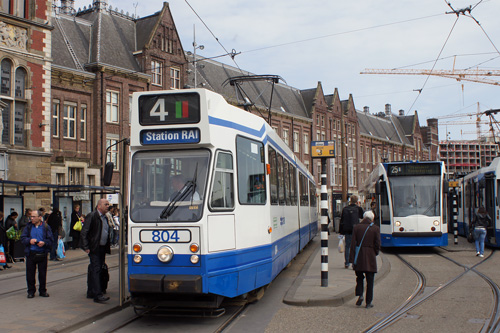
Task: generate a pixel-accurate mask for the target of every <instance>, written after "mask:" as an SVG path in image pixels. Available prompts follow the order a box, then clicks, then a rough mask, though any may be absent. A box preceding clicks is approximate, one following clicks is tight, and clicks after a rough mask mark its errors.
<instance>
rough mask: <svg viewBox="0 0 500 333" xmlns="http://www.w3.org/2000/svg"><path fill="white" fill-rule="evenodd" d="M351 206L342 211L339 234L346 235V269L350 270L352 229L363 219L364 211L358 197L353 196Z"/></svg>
mask: <svg viewBox="0 0 500 333" xmlns="http://www.w3.org/2000/svg"><path fill="white" fill-rule="evenodd" d="M349 201H350V204H349V206H346V207H344V209H342V215H341V217H340V225H339V233H340V234H341V235H344V238H345V251H344V259H345V262H344V267H345V268H349V264H350V262H349V253H350V247H351V237H352V229H353V228H354V226H355V225H356V224H358V223H359V220H360V219H361V218H362V217H363V209H362V208H361V207H359V206H358V205H357V203H358V197H357V196H355V195H352V196H351V198H350V200H349Z"/></svg>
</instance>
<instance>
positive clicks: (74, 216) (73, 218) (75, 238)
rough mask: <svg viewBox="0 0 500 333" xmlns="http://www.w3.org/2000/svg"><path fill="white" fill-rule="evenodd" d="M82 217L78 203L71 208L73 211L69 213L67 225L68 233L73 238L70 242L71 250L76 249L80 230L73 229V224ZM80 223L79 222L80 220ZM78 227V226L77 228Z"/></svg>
mask: <svg viewBox="0 0 500 333" xmlns="http://www.w3.org/2000/svg"><path fill="white" fill-rule="evenodd" d="M81 218H82V212H80V205H75V207H74V208H73V212H72V213H71V224H70V227H69V235H70V236H71V238H72V239H73V240H72V242H71V248H72V249H73V250H76V249H78V248H79V247H80V246H79V244H80V231H81V230H82V229H81V228H80V230H76V229H75V224H76V223H77V222H78V221H80V220H81ZM80 223H81V222H80ZM77 229H78V228H77Z"/></svg>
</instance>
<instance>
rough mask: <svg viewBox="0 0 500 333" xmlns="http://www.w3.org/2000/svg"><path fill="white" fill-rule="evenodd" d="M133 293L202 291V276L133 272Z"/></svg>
mask: <svg viewBox="0 0 500 333" xmlns="http://www.w3.org/2000/svg"><path fill="white" fill-rule="evenodd" d="M129 285H130V292H131V293H169V294H171V293H190V294H199V293H201V291H202V280H201V276H197V275H164V274H131V275H130V276H129Z"/></svg>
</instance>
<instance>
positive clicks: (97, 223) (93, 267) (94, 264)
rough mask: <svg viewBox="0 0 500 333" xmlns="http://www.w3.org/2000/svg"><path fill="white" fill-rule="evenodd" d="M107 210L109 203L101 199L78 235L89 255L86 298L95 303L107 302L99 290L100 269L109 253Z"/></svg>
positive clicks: (109, 232) (110, 225)
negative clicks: (91, 299)
mask: <svg viewBox="0 0 500 333" xmlns="http://www.w3.org/2000/svg"><path fill="white" fill-rule="evenodd" d="M108 210H109V201H108V200H106V199H104V198H102V199H100V200H99V202H98V203H97V209H96V210H95V211H94V212H92V213H90V214H89V215H87V216H86V217H85V223H84V225H83V228H82V231H81V234H80V239H81V241H80V243H81V247H82V249H83V250H84V251H85V252H86V253H87V254H88V255H89V259H90V269H89V276H88V281H89V284H88V289H87V298H93V299H94V302H96V303H103V302H106V301H107V300H109V297H105V296H104V295H103V292H102V288H101V281H100V276H101V269H102V266H103V265H104V264H105V262H106V253H111V247H110V246H111V239H110V237H111V230H112V228H113V223H112V222H111V221H109V220H108V218H107V216H106V213H107V212H108Z"/></svg>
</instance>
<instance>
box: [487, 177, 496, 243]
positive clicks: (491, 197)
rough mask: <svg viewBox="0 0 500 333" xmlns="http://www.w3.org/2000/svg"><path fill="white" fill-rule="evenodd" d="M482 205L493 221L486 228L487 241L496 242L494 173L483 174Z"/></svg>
mask: <svg viewBox="0 0 500 333" xmlns="http://www.w3.org/2000/svg"><path fill="white" fill-rule="evenodd" d="M484 190H485V191H484V205H485V208H486V211H487V212H488V215H489V216H490V217H491V220H492V221H493V225H492V226H490V228H488V233H487V234H486V237H487V238H488V242H489V243H491V244H496V237H495V232H494V231H495V229H496V228H495V227H496V226H495V224H496V223H495V220H496V203H495V175H494V174H487V175H485V188H484Z"/></svg>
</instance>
